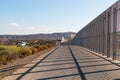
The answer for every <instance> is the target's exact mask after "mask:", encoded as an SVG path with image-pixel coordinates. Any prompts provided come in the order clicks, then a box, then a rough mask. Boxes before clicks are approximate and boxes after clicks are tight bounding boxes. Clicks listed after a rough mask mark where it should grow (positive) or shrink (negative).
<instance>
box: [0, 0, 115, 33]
mask: <svg viewBox="0 0 120 80" xmlns="http://www.w3.org/2000/svg"><path fill="white" fill-rule="evenodd" d="M116 1H117V0H0V35H2V34H36V33H54V32H68V31H72V32H78V31H79V30H80V29H82V28H83V27H84V26H85V25H86V24H88V23H89V22H90V21H92V20H93V19H94V18H95V17H97V16H98V15H99V14H100V13H102V12H103V11H104V10H106V9H107V8H108V7H110V6H111V5H112V4H113V3H115V2H116Z"/></svg>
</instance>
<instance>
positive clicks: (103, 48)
mask: <svg viewBox="0 0 120 80" xmlns="http://www.w3.org/2000/svg"><path fill="white" fill-rule="evenodd" d="M104 36H105V33H104V16H103V17H102V55H104V50H105V45H104V44H105V43H104V41H105V39H104Z"/></svg>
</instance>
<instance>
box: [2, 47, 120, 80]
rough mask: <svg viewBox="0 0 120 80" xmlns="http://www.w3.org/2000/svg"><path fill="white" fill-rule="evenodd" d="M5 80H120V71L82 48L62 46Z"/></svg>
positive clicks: (119, 68)
mask: <svg viewBox="0 0 120 80" xmlns="http://www.w3.org/2000/svg"><path fill="white" fill-rule="evenodd" d="M3 80H120V67H118V66H116V65H114V64H112V63H110V62H108V61H106V60H104V59H101V58H99V57H98V56H95V55H93V54H91V53H90V52H88V51H86V50H85V49H83V48H81V47H79V46H70V47H68V46H60V47H59V48H58V49H56V50H54V51H52V52H49V53H46V54H44V55H42V56H40V57H38V58H36V59H35V60H33V61H32V62H31V63H29V64H27V65H25V66H23V67H22V68H21V69H18V70H17V71H16V72H14V73H13V74H11V75H10V76H8V77H5V78H4V79H3Z"/></svg>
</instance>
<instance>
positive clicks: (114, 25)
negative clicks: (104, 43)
mask: <svg viewBox="0 0 120 80" xmlns="http://www.w3.org/2000/svg"><path fill="white" fill-rule="evenodd" d="M116 18H117V14H116V8H114V9H113V34H112V36H113V38H112V48H113V53H112V54H113V60H115V59H116Z"/></svg>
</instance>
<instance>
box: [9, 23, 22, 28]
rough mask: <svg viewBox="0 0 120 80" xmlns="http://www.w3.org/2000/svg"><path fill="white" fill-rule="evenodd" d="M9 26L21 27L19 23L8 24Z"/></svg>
mask: <svg viewBox="0 0 120 80" xmlns="http://www.w3.org/2000/svg"><path fill="white" fill-rule="evenodd" d="M7 26H11V27H18V26H20V25H19V24H18V23H15V22H13V23H8V24H7Z"/></svg>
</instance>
